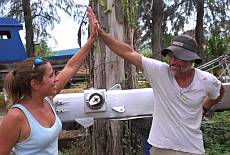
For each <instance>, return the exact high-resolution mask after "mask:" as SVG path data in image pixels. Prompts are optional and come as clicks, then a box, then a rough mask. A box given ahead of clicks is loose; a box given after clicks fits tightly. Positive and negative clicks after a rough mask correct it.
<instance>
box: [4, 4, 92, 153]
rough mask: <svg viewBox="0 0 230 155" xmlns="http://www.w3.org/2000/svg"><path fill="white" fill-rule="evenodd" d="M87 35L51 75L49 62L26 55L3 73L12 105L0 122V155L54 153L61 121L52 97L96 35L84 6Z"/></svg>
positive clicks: (70, 73)
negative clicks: (11, 154) (71, 54)
mask: <svg viewBox="0 0 230 155" xmlns="http://www.w3.org/2000/svg"><path fill="white" fill-rule="evenodd" d="M87 12H88V17H89V25H90V37H89V39H88V41H87V42H86V44H85V45H84V46H83V47H82V48H81V49H80V51H79V52H77V53H76V54H75V55H74V56H72V58H71V59H70V60H69V61H68V62H67V64H66V65H65V67H64V69H63V70H62V71H61V72H60V73H59V74H58V75H57V76H55V74H54V71H53V69H52V66H51V64H50V62H48V61H47V60H45V59H41V58H29V59H27V60H25V61H23V62H21V63H20V64H19V65H18V66H17V67H16V69H15V70H14V71H12V72H10V73H8V74H7V76H6V78H5V81H4V88H5V90H6V92H7V95H8V96H9V97H10V98H11V100H12V101H13V103H14V105H13V106H12V108H11V109H10V110H9V111H8V113H7V114H6V116H5V117H4V119H3V121H2V124H1V125H0V137H1V138H0V155H8V154H10V152H11V150H12V149H13V150H14V152H15V153H16V155H27V154H30V155H38V154H39V155H57V154H58V135H59V133H60V131H61V128H62V125H61V121H60V119H59V118H58V117H57V115H56V113H55V111H54V109H53V108H52V105H51V103H52V100H53V98H54V96H55V95H56V94H57V93H59V92H60V91H61V90H62V89H63V88H64V86H65V85H66V83H67V82H68V81H69V80H70V78H72V77H73V76H74V75H75V73H76V72H77V71H78V69H79V68H80V65H81V63H82V62H83V60H84V59H85V58H86V56H87V54H88V53H89V50H90V48H91V47H92V45H93V43H94V41H95V38H96V26H95V24H94V23H95V22H96V21H94V19H93V18H92V13H90V12H92V10H91V8H89V7H88V8H87Z"/></svg>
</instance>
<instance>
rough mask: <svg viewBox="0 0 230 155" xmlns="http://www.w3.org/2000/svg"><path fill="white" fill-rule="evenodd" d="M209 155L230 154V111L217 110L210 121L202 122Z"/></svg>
mask: <svg viewBox="0 0 230 155" xmlns="http://www.w3.org/2000/svg"><path fill="white" fill-rule="evenodd" d="M202 130H203V137H204V145H205V150H206V154H207V155H229V154H230V111H225V112H215V113H214V116H213V118H212V119H211V121H210V122H204V123H203V124H202Z"/></svg>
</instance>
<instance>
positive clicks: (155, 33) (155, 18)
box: [152, 0, 164, 60]
mask: <svg viewBox="0 0 230 155" xmlns="http://www.w3.org/2000/svg"><path fill="white" fill-rule="evenodd" d="M163 5H164V1H163V0H153V7H152V25H153V26H152V55H153V58H155V59H158V60H160V59H161V49H162V48H161V26H162V21H163Z"/></svg>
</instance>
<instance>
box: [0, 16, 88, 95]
mask: <svg viewBox="0 0 230 155" xmlns="http://www.w3.org/2000/svg"><path fill="white" fill-rule="evenodd" d="M22 29H23V25H22V24H20V23H19V22H18V21H17V20H16V19H14V18H0V91H2V84H3V80H4V77H5V75H6V74H7V73H8V72H9V71H11V70H12V69H14V68H15V67H16V65H17V64H18V63H19V62H21V61H23V60H25V59H26V58H27V53H26V51H25V48H24V45H23V43H22V40H21V38H20V35H19V31H20V30H22ZM79 50H80V49H79V48H74V49H69V50H61V51H54V52H53V54H54V56H49V57H46V59H48V60H51V63H52V65H53V68H54V69H55V70H56V71H59V70H61V69H62V68H63V67H64V65H65V64H66V62H67V60H68V59H69V58H70V57H71V56H72V55H73V54H74V53H75V52H77V51H79ZM84 66H86V65H84ZM86 70H87V68H81V71H82V72H81V73H82V74H77V76H75V77H74V78H73V80H72V81H77V80H79V81H80V80H81V81H82V80H84V81H85V80H87V78H88V75H87V74H85V72H86Z"/></svg>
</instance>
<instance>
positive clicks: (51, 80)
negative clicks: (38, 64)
mask: <svg viewBox="0 0 230 155" xmlns="http://www.w3.org/2000/svg"><path fill="white" fill-rule="evenodd" d="M44 67H45V68H46V69H45V74H44V76H43V80H42V82H41V87H40V91H41V92H42V93H44V94H46V95H45V96H53V95H55V94H56V93H57V87H56V82H57V79H56V76H55V73H54V70H53V68H52V66H51V64H50V63H46V64H44Z"/></svg>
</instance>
